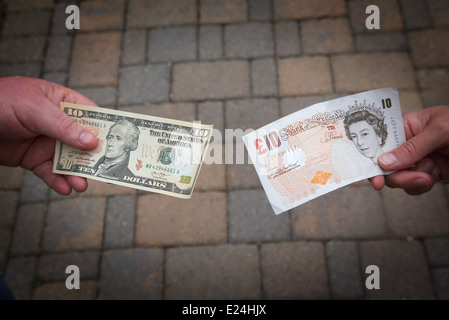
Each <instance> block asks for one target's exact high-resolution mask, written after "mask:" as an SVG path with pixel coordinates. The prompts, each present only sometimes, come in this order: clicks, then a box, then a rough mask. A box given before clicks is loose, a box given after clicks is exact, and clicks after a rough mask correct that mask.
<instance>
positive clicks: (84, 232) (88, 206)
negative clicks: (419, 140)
mask: <svg viewBox="0 0 449 320" xmlns="http://www.w3.org/2000/svg"><path fill="white" fill-rule="evenodd" d="M3 4H4V6H2V8H1V13H2V17H3V19H2V20H3V25H2V31H1V40H0V76H8V75H26V76H31V77H39V78H43V79H47V80H50V81H53V82H56V83H60V84H63V85H66V86H69V87H71V88H73V89H76V90H77V91H79V92H81V93H83V94H85V95H86V96H88V97H90V98H91V99H92V100H94V101H95V102H96V103H98V104H99V105H100V106H103V107H109V108H114V109H119V110H128V111H136V112H141V113H146V114H151V115H158V116H165V117H170V118H178V119H183V120H188V121H192V120H194V119H200V120H202V121H203V122H205V123H214V124H215V127H216V128H218V129H220V130H221V132H223V130H224V129H225V128H242V129H247V128H258V127H260V126H262V125H264V124H266V123H268V122H271V121H272V120H275V119H277V118H279V117H280V116H283V115H287V114H289V113H291V112H293V111H295V110H298V109H300V108H304V107H307V106H309V105H311V104H313V103H316V102H321V101H325V100H329V99H331V98H334V97H338V96H343V95H347V94H350V93H355V92H360V91H364V90H371V89H375V88H380V87H389V86H393V87H397V88H398V89H399V91H400V98H401V104H402V107H403V111H410V110H417V109H421V108H426V107H429V106H433V105H436V104H449V90H448V89H449V1H447V0H370V1H365V0H350V1H345V0H297V1H294V0H226V1H225V0H167V1H161V0H149V1H143V0H110V1H78V2H77V1H52V0H40V1H31V0H30V1H27V0H21V1H18V0H9V1H7V0H6V1H3ZM69 4H77V5H78V6H79V8H80V11H81V29H80V30H79V31H77V32H73V31H68V30H67V29H66V28H65V20H66V18H67V17H68V14H66V13H65V8H66V7H67V6H68V5H69ZM369 4H376V5H378V6H379V8H380V13H381V29H380V30H376V31H370V32H368V31H367V29H366V28H365V19H366V18H367V16H368V15H367V14H365V9H366V7H367V6H368V5H369ZM89 183H90V184H89V188H88V190H87V192H85V193H83V194H72V195H70V196H68V197H62V196H59V195H57V194H56V193H54V192H53V191H52V190H50V189H49V188H48V187H47V186H46V185H45V184H43V182H41V181H40V180H39V179H38V178H36V177H35V176H34V175H33V174H32V173H30V172H28V171H25V170H22V169H20V168H7V167H0V212H1V214H0V271H1V272H2V273H3V274H5V277H6V279H7V281H8V283H9V284H10V286H11V287H12V289H13V291H14V293H15V295H16V297H17V298H18V299H449V185H448V184H444V183H438V184H437V185H436V186H435V187H434V188H433V190H432V191H431V192H429V193H427V194H424V195H422V196H418V197H411V196H408V195H406V194H405V193H404V192H403V191H401V190H397V189H388V188H387V189H384V190H382V191H381V192H377V191H375V190H374V189H372V188H371V186H370V185H369V183H368V182H367V181H364V182H360V183H357V184H354V185H351V186H347V187H345V188H342V189H340V190H338V191H335V192H333V193H330V194H328V195H326V196H324V197H321V198H319V199H316V200H314V201H311V202H308V203H307V204H305V205H303V206H301V207H298V208H296V209H293V210H291V211H290V212H288V213H284V214H282V215H280V216H275V215H274V214H273V212H272V210H271V207H270V206H269V203H268V201H267V198H266V196H265V194H264V191H263V190H262V188H261V184H260V182H259V180H258V178H257V176H256V173H255V170H254V168H253V167H252V165H249V164H247V165H220V164H214V165H205V166H203V169H202V171H201V175H200V179H199V181H198V184H197V187H196V190H195V192H194V195H193V197H192V199H191V200H188V201H186V200H177V199H174V198H171V197H168V196H163V195H157V194H151V193H145V192H138V191H136V190H134V189H129V188H124V187H117V186H112V185H108V184H103V183H97V182H95V181H90V182H89ZM68 265H77V266H78V267H79V268H80V273H81V289H80V290H71V291H70V290H67V289H66V288H65V280H66V277H67V276H68V275H67V274H66V273H65V268H66V267H67V266H68ZM368 265H377V266H378V267H379V268H380V281H381V288H380V290H368V289H367V288H366V287H365V280H366V279H367V277H368V274H367V273H366V272H365V271H366V267H367V266H368Z"/></svg>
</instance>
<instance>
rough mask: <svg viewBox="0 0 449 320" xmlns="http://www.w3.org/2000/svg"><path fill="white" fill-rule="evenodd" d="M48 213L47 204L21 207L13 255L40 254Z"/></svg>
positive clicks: (15, 230) (12, 248) (14, 238)
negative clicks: (46, 214)
mask: <svg viewBox="0 0 449 320" xmlns="http://www.w3.org/2000/svg"><path fill="white" fill-rule="evenodd" d="M46 211H47V205H46V204H27V205H23V206H21V207H20V209H19V212H18V217H17V221H16V225H15V228H14V237H13V241H12V246H11V254H12V255H26V254H36V253H39V251H40V239H41V235H42V230H43V229H44V219H45V213H46Z"/></svg>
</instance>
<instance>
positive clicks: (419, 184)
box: [415, 179, 427, 187]
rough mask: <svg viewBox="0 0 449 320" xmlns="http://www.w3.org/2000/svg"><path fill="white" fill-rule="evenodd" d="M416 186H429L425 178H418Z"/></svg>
mask: <svg viewBox="0 0 449 320" xmlns="http://www.w3.org/2000/svg"><path fill="white" fill-rule="evenodd" d="M415 186H417V187H427V183H426V182H425V181H424V180H423V179H416V180H415Z"/></svg>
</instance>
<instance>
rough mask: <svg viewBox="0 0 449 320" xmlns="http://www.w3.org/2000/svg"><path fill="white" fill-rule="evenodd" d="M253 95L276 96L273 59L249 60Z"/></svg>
mask: <svg viewBox="0 0 449 320" xmlns="http://www.w3.org/2000/svg"><path fill="white" fill-rule="evenodd" d="M251 81H252V90H253V95H254V96H258V97H267V96H277V93H278V90H277V77H276V63H275V61H274V60H273V59H271V58H270V59H258V60H253V61H252V62H251Z"/></svg>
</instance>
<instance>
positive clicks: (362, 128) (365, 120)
mask: <svg viewBox="0 0 449 320" xmlns="http://www.w3.org/2000/svg"><path fill="white" fill-rule="evenodd" d="M343 124H344V127H345V131H346V136H347V137H348V139H349V140H351V141H352V143H353V144H354V146H355V147H356V148H357V150H358V151H359V152H360V153H361V154H362V155H364V156H365V157H367V158H370V159H371V160H372V161H373V163H374V164H375V165H377V159H378V158H379V156H380V155H381V154H382V153H384V151H383V150H382V147H383V146H384V145H385V142H386V140H387V136H388V127H387V125H386V124H385V123H384V114H383V112H382V110H381V109H380V108H376V107H375V106H374V104H372V105H369V104H366V101H364V102H363V104H358V103H357V101H355V105H354V106H351V107H350V108H349V111H348V112H347V113H346V116H345V119H344V121H343Z"/></svg>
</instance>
